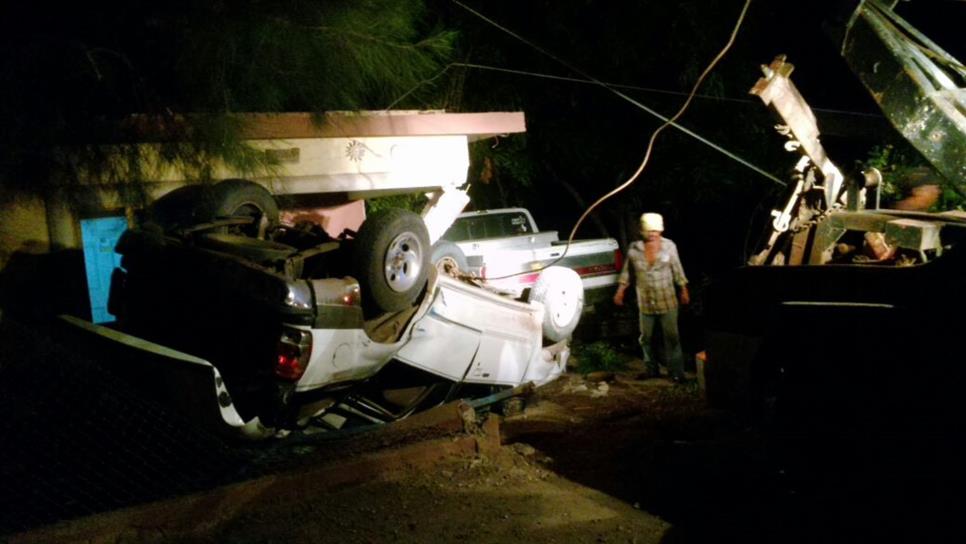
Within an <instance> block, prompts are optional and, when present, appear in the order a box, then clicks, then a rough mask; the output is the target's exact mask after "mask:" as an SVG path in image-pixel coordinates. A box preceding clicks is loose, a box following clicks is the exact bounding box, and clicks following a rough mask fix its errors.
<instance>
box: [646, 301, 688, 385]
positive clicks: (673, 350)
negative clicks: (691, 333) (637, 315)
mask: <svg viewBox="0 0 966 544" xmlns="http://www.w3.org/2000/svg"><path fill="white" fill-rule="evenodd" d="M655 323H660V325H661V336H663V337H664V357H665V359H667V360H666V361H664V364H665V366H666V367H667V369H668V373H669V374H670V375H671V377H672V378H681V379H683V378H684V353H683V352H682V351H681V336H680V335H679V334H678V310H677V308H675V309H673V310H669V311H668V312H667V313H663V314H641V319H640V326H641V337H640V338H639V339H638V341H639V342H640V344H641V349H642V350H643V351H644V365H645V366H646V367H647V371H648V372H650V373H652V374H655V375H656V374H658V372H659V368H660V367H659V366H658V361H657V359H656V358H655V356H654V350H653V349H652V348H651V343H652V342H653V340H654V324H655Z"/></svg>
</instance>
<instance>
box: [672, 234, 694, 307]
mask: <svg viewBox="0 0 966 544" xmlns="http://www.w3.org/2000/svg"><path fill="white" fill-rule="evenodd" d="M671 272H672V273H673V274H674V284H675V285H677V286H678V297H679V298H680V300H681V304H683V305H685V306H687V305H688V304H691V293H690V292H689V291H688V278H687V277H686V276H685V275H684V267H683V266H682V265H681V257H680V256H679V255H678V248H677V246H674V252H673V255H672V256H671Z"/></svg>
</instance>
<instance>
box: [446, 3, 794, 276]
mask: <svg viewBox="0 0 966 544" xmlns="http://www.w3.org/2000/svg"><path fill="white" fill-rule="evenodd" d="M451 1H452V2H453V3H454V4H456V5H458V6H460V7H461V8H463V9H465V10H466V11H468V12H470V13H471V14H473V15H474V16H476V17H478V18H480V19H482V20H483V21H485V22H487V23H488V24H490V25H492V26H494V27H496V28H498V29H499V30H501V31H503V32H505V33H506V34H509V35H510V36H512V37H514V38H516V39H517V40H519V41H521V42H523V43H525V44H526V45H528V46H530V47H531V48H533V49H535V50H537V51H539V52H540V53H542V54H544V55H546V56H547V57H550V58H551V59H553V60H555V61H556V62H558V63H560V64H562V65H564V66H565V67H567V68H569V69H570V70H573V71H574V72H576V73H578V74H580V75H581V76H583V77H585V78H587V79H588V80H590V81H593V82H594V83H595V84H597V85H600V86H602V87H604V88H606V89H607V90H609V91H611V92H612V93H614V94H616V95H618V96H620V97H621V98H623V99H625V100H627V101H629V102H631V103H632V104H635V105H636V106H638V107H640V108H642V109H644V110H645V111H647V112H648V113H651V114H652V115H655V116H657V117H658V118H660V119H663V120H664V123H663V124H662V125H661V126H659V127H658V128H657V129H655V130H654V132H653V133H652V134H651V137H650V139H649V140H648V144H647V149H646V150H645V152H644V158H643V160H642V161H641V164H640V165H639V166H638V167H637V170H636V171H635V172H634V174H632V175H631V176H630V177H629V178H628V179H627V180H626V181H625V182H623V183H622V184H621V185H619V186H618V187H617V188H615V189H613V190H612V191H610V192H608V193H607V194H605V195H604V196H602V197H600V198H599V199H597V201H595V202H594V203H593V204H591V205H590V206H589V207H588V208H587V209H586V210H585V211H584V213H583V214H582V215H581V216H580V218H579V219H578V220H577V223H576V224H574V228H573V229H572V230H571V231H570V236H569V237H568V238H567V245H566V246H565V248H564V251H563V253H562V254H561V255H560V256H559V257H557V258H556V259H555V260H554V261H552V262H550V263H549V264H547V265H545V266H543V267H541V268H540V269H539V270H544V269H546V268H549V267H551V266H553V265H554V264H556V263H558V262H560V261H561V260H563V259H564V258H565V257H566V256H567V252H568V251H569V250H570V246H571V244H572V243H573V240H574V236H575V235H576V233H577V230H578V229H579V228H580V225H581V224H582V223H583V222H584V220H585V219H586V218H587V216H588V215H590V213H591V212H592V211H593V210H594V209H595V208H597V207H598V206H600V205H601V204H602V203H603V202H605V201H606V200H607V199H609V198H611V197H613V196H614V195H616V194H617V193H619V192H621V191H623V190H624V189H626V188H627V187H629V186H630V185H631V184H632V183H634V181H635V180H636V179H637V178H638V177H639V176H640V175H641V172H643V171H644V168H645V167H646V166H647V163H648V162H649V161H650V158H651V152H652V151H653V149H654V142H655V141H656V140H657V136H658V135H659V134H660V133H661V132H663V131H664V129H666V128H667V127H668V126H672V125H673V126H675V128H678V129H681V130H685V129H684V128H683V127H681V126H680V125H677V124H676V121H677V120H678V119H679V118H680V117H681V116H682V115H683V114H684V112H685V111H686V110H687V108H688V106H689V105H690V104H691V101H692V100H693V99H694V96H695V94H697V91H698V88H699V87H700V86H701V84H702V83H704V79H705V78H706V77H707V76H708V74H709V73H710V72H711V70H713V69H714V67H715V66H717V64H718V62H720V61H721V59H722V58H723V57H724V55H725V54H726V53H727V52H728V50H730V49H731V46H732V45H733V44H734V41H735V38H736V37H737V35H738V30H739V29H740V28H741V25H742V23H743V22H744V20H745V15H746V14H747V13H748V8H749V6H751V0H745V4H744V6H743V7H742V9H741V13H740V14H739V16H738V20H737V21H736V22H735V26H734V29H733V30H732V31H731V36H730V37H729V38H728V42H727V43H726V44H725V46H724V47H723V48H722V49H721V51H720V52H718V54H717V55H716V56H715V57H714V59H712V61H711V63H709V64H708V66H707V67H706V68H705V69H704V71H703V72H701V75H700V76H699V77H698V79H697V81H696V82H695V84H694V86H693V87H692V88H691V92H690V93H689V94H688V98H687V100H685V101H684V104H683V105H682V106H681V108H680V109H679V110H678V112H677V113H675V114H674V115H673V116H672V117H671V118H667V117H664V116H663V115H661V114H660V113H658V112H656V111H654V110H652V109H650V108H648V107H646V106H644V104H641V103H640V102H638V101H636V100H634V99H633V98H631V97H629V96H627V95H626V94H624V93H622V92H621V91H619V90H617V89H615V88H613V87H611V86H608V85H607V84H606V83H604V82H602V81H600V80H598V79H596V78H594V77H593V76H590V75H588V74H587V73H585V72H584V71H583V70H581V69H579V68H577V67H575V66H573V65H571V64H570V63H568V62H567V61H565V60H563V59H561V58H559V57H557V56H556V55H554V54H553V53H551V52H549V51H547V50H546V49H543V48H542V47H540V46H538V45H536V44H534V43H532V42H530V41H529V40H527V39H526V38H524V37H522V36H520V35H519V34H517V33H515V32H513V31H512V30H510V29H508V28H506V27H503V26H502V25H500V24H499V23H497V22H496V21H493V20H492V19H490V18H488V17H486V16H485V15H483V14H481V13H479V12H478V11H476V10H474V9H472V8H470V7H469V6H467V5H466V4H463V3H462V2H460V1H459V0H451ZM689 134H690V135H692V136H697V135H696V134H693V133H690V132H689ZM699 139H701V141H703V142H705V143H708V144H710V142H708V141H706V140H704V139H703V138H699ZM716 149H719V148H717V147H716ZM719 151H721V149H719ZM729 156H730V155H729ZM732 158H736V157H732ZM739 162H742V164H745V166H749V167H751V168H752V169H754V170H755V171H757V172H759V173H761V174H762V175H764V176H766V177H768V178H769V179H773V180H774V181H776V182H778V183H780V184H781V185H786V183H785V182H783V181H781V180H779V179H778V178H776V177H775V176H773V175H771V174H768V173H767V172H764V171H763V170H761V169H759V168H758V167H756V166H754V165H751V164H750V163H746V162H744V161H743V160H741V161H739ZM539 270H528V271H524V272H518V273H516V274H509V275H506V276H500V277H497V278H487V280H499V279H506V278H510V277H513V276H518V275H520V274H527V273H533V272H537V271H539Z"/></svg>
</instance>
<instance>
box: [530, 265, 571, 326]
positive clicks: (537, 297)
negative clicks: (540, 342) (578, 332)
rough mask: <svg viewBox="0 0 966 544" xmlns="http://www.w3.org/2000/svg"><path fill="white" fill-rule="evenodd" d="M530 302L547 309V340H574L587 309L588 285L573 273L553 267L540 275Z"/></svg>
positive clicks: (545, 314) (545, 321) (545, 318)
mask: <svg viewBox="0 0 966 544" xmlns="http://www.w3.org/2000/svg"><path fill="white" fill-rule="evenodd" d="M527 300H528V301H530V302H534V301H536V302H540V303H542V304H543V305H544V307H545V308H546V311H545V312H544V315H543V336H544V338H546V339H547V340H550V341H551V342H559V341H561V340H566V339H567V338H570V335H571V334H573V332H574V329H576V328H577V323H578V322H579V321H580V313H581V312H582V311H583V309H584V285H583V283H582V282H581V281H580V276H579V275H578V274H577V273H576V272H574V271H573V270H571V269H569V268H565V267H562V266H551V267H549V268H547V269H545V270H544V271H543V272H541V273H540V277H539V278H537V282H536V283H535V284H534V285H533V287H532V288H531V289H530V296H529V297H528V298H527Z"/></svg>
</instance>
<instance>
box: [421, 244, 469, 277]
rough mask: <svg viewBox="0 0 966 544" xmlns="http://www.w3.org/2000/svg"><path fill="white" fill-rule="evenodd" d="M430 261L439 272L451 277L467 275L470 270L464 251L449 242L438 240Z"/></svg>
mask: <svg viewBox="0 0 966 544" xmlns="http://www.w3.org/2000/svg"><path fill="white" fill-rule="evenodd" d="M429 260H430V262H432V263H433V266H435V267H436V271H437V272H439V273H440V274H447V275H449V276H454V277H455V276H458V275H459V274H461V273H463V274H465V273H466V271H467V268H468V265H467V263H466V255H464V254H463V250H462V249H460V246H458V245H456V244H454V243H453V242H450V241H449V240H437V241H436V243H435V244H433V254H432V255H431V256H430V259H429Z"/></svg>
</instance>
